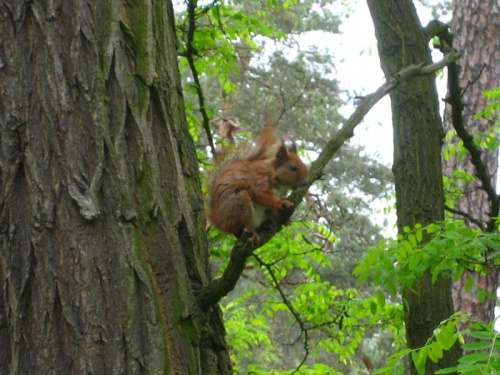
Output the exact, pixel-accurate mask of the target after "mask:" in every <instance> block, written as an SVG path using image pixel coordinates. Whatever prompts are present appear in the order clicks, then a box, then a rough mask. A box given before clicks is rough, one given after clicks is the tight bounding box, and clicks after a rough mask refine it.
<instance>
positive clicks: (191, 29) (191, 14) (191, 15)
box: [185, 0, 215, 156]
mask: <svg viewBox="0 0 500 375" xmlns="http://www.w3.org/2000/svg"><path fill="white" fill-rule="evenodd" d="M196 8H197V0H189V1H188V2H187V12H188V28H187V33H186V54H185V56H186V59H187V61H188V64H189V69H190V70H191V74H192V75H193V81H194V87H195V89H196V94H197V95H198V102H199V104H200V113H201V117H202V119H203V122H202V126H203V129H205V133H206V135H207V140H208V145H209V146H210V151H211V152H212V155H214V156H215V145H214V140H213V137H212V132H211V131H210V118H209V117H208V113H207V110H206V108H205V96H204V95H203V90H202V89H201V83H200V77H199V75H198V71H197V70H196V65H195V63H194V55H195V54H196V50H195V49H194V47H193V40H194V33H195V31H196ZM205 9H209V7H206V8H205ZM205 11H206V10H205Z"/></svg>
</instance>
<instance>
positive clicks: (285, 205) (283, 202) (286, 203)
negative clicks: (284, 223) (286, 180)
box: [280, 199, 295, 210]
mask: <svg viewBox="0 0 500 375" xmlns="http://www.w3.org/2000/svg"><path fill="white" fill-rule="evenodd" d="M294 207H295V205H294V204H293V203H292V202H290V201H289V200H288V199H281V200H280V210H283V209H284V210H289V209H292V208H294Z"/></svg>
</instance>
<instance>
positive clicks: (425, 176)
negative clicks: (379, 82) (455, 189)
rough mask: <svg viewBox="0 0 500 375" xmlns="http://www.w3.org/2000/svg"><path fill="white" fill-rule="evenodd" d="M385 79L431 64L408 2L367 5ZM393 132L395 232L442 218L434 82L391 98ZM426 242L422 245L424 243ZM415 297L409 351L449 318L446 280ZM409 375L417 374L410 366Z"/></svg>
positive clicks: (453, 359) (420, 82) (411, 297)
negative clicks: (411, 67)
mask: <svg viewBox="0 0 500 375" xmlns="http://www.w3.org/2000/svg"><path fill="white" fill-rule="evenodd" d="M368 6H369V8H370V13H371V16H372V18H373V22H374V25H375V33H376V36H377V40H378V50H379V56H380V60H381V65H382V69H383V71H384V74H385V76H386V79H390V78H391V77H392V76H393V75H394V74H395V73H396V72H398V71H400V70H401V69H402V68H404V67H406V66H409V65H412V64H419V63H425V64H428V63H430V62H431V57H430V51H429V49H428V47H427V42H428V40H427V38H426V37H425V35H424V31H423V29H422V27H421V25H420V22H419V20H418V17H417V14H416V11H415V8H414V6H413V3H412V2H411V1H410V0H389V1H387V0H368ZM390 96H391V106H392V121H393V129H394V165H393V173H394V183H395V188H396V207H397V217H398V230H399V233H400V234H403V235H404V231H403V227H405V226H410V227H413V226H414V225H415V224H417V223H420V224H422V225H424V226H425V225H427V224H429V223H433V222H436V221H439V220H443V218H444V194H443V185H442V175H441V135H442V129H441V120H440V117H439V111H438V99H437V94H436V90H435V85H434V78H433V77H432V76H425V77H416V78H413V79H411V80H408V81H405V82H402V83H401V84H400V85H399V86H398V87H396V88H395V89H394V90H392V91H391V93H390ZM425 240H426V239H424V241H425ZM413 288H414V289H415V290H416V292H417V293H414V292H411V291H409V290H406V291H404V293H403V299H404V307H405V312H406V322H405V323H406V336H407V341H408V346H409V347H410V348H419V347H421V346H423V345H425V343H426V341H427V340H428V339H429V338H430V337H432V333H433V330H434V329H436V328H437V327H438V326H439V324H440V322H441V321H443V320H445V319H447V318H448V317H450V316H451V315H452V314H453V304H452V299H451V282H450V280H444V279H438V280H437V281H436V282H435V283H434V284H432V282H431V276H430V274H429V273H427V274H425V275H424V276H423V277H422V279H420V280H417V281H416V282H415V283H414V285H413ZM459 355H460V350H459V348H458V346H455V347H454V348H452V349H451V350H450V351H447V352H445V353H444V358H443V359H442V360H441V361H440V362H439V363H438V364H436V363H433V362H431V361H427V369H426V373H427V374H433V373H434V372H435V371H436V370H437V369H440V368H443V367H448V366H453V365H456V363H457V359H458V357H459ZM411 371H412V373H413V374H416V373H417V372H416V369H415V368H414V367H413V365H412V369H411Z"/></svg>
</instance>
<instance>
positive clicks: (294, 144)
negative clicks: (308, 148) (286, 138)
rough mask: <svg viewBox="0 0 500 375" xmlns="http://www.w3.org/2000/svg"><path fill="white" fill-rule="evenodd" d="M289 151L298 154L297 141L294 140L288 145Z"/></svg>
mask: <svg viewBox="0 0 500 375" xmlns="http://www.w3.org/2000/svg"><path fill="white" fill-rule="evenodd" d="M288 151H290V152H291V153H292V154H295V155H297V144H296V143H295V142H292V143H291V144H290V146H289V147H288Z"/></svg>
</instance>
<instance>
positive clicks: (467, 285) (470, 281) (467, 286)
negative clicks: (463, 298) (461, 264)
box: [465, 276, 476, 293]
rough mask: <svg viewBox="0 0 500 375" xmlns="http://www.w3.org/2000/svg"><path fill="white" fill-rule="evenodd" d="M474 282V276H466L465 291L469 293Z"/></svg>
mask: <svg viewBox="0 0 500 375" xmlns="http://www.w3.org/2000/svg"><path fill="white" fill-rule="evenodd" d="M475 284H476V278H475V277H472V276H470V277H468V278H467V280H465V291H466V292H468V293H470V291H471V290H472V288H473V287H474V285H475Z"/></svg>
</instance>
